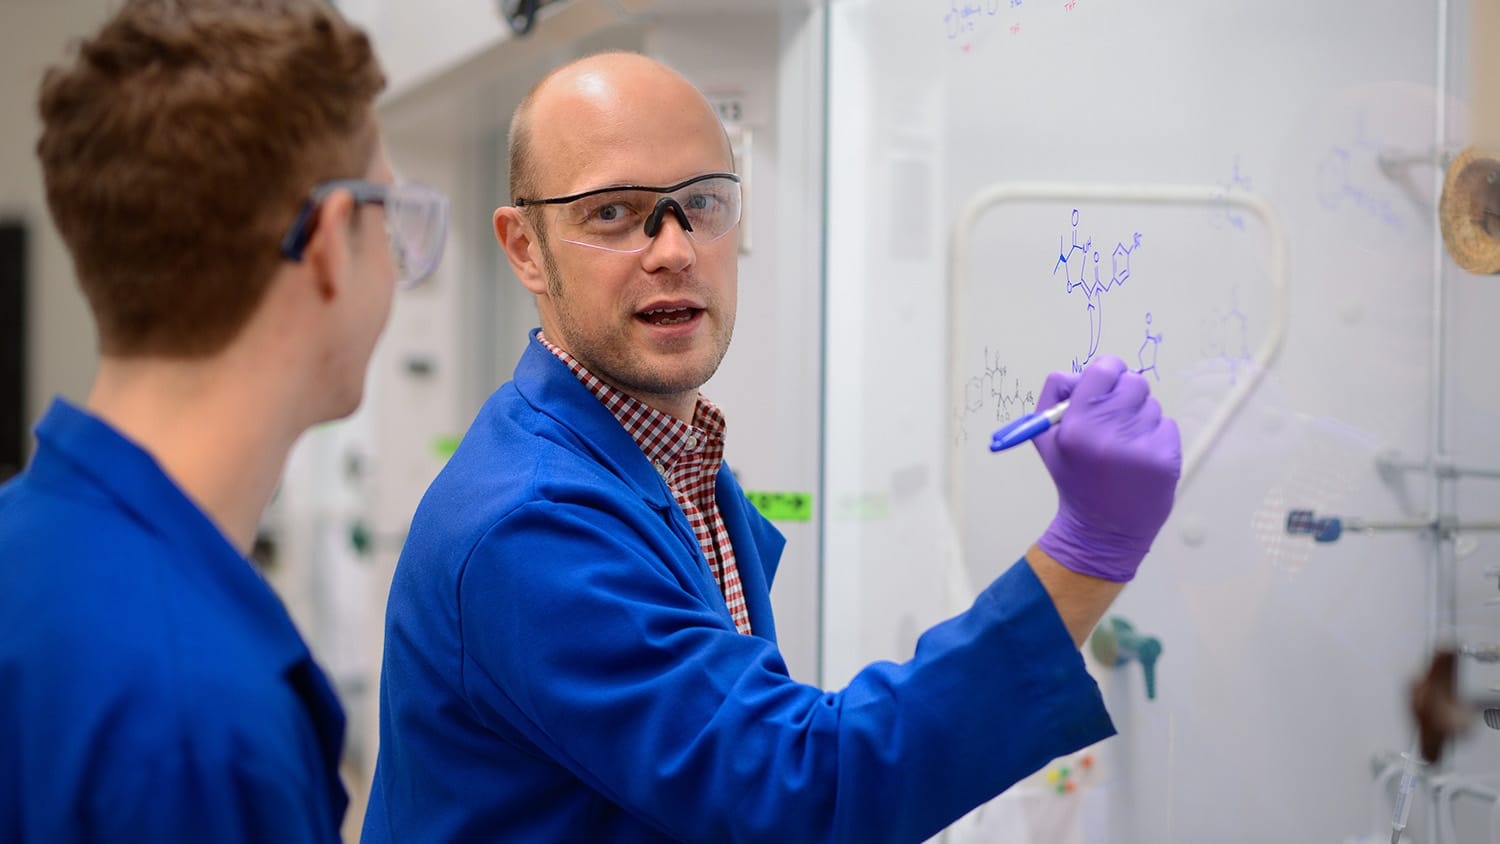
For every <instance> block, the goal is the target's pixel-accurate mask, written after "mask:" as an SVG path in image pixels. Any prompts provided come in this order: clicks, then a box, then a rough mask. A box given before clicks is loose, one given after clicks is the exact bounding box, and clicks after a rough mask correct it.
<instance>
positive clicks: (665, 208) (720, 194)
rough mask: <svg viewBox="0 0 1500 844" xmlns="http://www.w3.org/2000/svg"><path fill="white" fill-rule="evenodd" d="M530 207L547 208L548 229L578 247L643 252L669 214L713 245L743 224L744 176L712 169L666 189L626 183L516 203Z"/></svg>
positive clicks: (696, 237) (698, 240)
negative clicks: (741, 180)
mask: <svg viewBox="0 0 1500 844" xmlns="http://www.w3.org/2000/svg"><path fill="white" fill-rule="evenodd" d="M528 206H546V207H547V210H549V211H550V212H551V213H550V215H549V217H548V224H549V225H548V231H549V232H554V233H556V235H557V237H558V239H559V240H564V241H567V242H568V243H576V244H578V245H579V246H591V247H593V248H595V249H607V250H609V251H610V252H640V251H641V250H643V249H645V248H646V247H647V246H649V245H651V240H652V239H653V238H655V237H656V235H657V233H658V232H660V231H661V226H662V221H663V220H664V218H665V217H666V215H667V213H668V212H670V213H671V214H672V216H673V217H676V218H677V223H678V224H679V225H681V226H682V230H683V231H685V232H687V234H688V237H691V238H692V239H693V241H694V242H696V243H712V242H714V241H715V240H718V239H719V238H721V237H723V236H724V235H726V234H728V233H729V231H730V230H731V229H733V228H734V227H735V226H737V225H739V222H740V177H739V176H736V175H734V174H733V173H708V174H706V175H703V176H694V177H693V178H691V179H688V180H687V181H685V182H678V183H677V184H675V185H671V186H669V187H664V188H653V187H646V186H643V185H622V186H620V187H612V188H597V189H595V190H588V191H584V192H583V193H575V194H573V195H571V196H557V197H553V198H551V199H517V200H516V207H518V208H525V207H528Z"/></svg>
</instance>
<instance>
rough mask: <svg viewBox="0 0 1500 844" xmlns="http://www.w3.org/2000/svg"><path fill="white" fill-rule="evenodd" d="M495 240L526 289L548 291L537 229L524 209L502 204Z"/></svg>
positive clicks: (537, 293)
mask: <svg viewBox="0 0 1500 844" xmlns="http://www.w3.org/2000/svg"><path fill="white" fill-rule="evenodd" d="M494 224H495V240H496V241H497V242H498V243H499V244H500V248H501V249H504V250H505V257H506V258H508V259H509V260H510V268H511V269H512V270H513V271H514V272H515V274H516V278H518V279H520V280H521V285H522V286H523V287H525V288H526V289H527V290H529V291H531V292H532V293H535V294H536V295H538V296H541V295H543V294H545V293H546V292H547V275H546V273H545V272H544V271H543V268H542V247H541V244H540V243H539V242H537V239H536V229H535V228H533V227H532V225H531V221H530V220H527V219H526V215H525V214H523V213H522V212H521V209H519V208H515V207H513V206H509V205H506V206H503V207H500V208H496V209H495V218H494Z"/></svg>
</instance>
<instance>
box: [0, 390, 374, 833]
mask: <svg viewBox="0 0 1500 844" xmlns="http://www.w3.org/2000/svg"><path fill="white" fill-rule="evenodd" d="M36 434H37V440H38V445H37V452H36V456H35V459H34V460H33V461H32V463H31V465H30V466H29V467H28V468H27V469H26V471H25V472H23V473H22V474H21V475H20V476H18V477H17V478H15V479H13V480H12V481H11V482H10V483H8V484H6V485H5V486H4V487H0V841H5V842H10V843H12V844H21V843H22V842H35V844H70V842H116V841H118V842H141V841H152V842H179V841H182V842H186V841H212V842H215V844H226V842H227V844H234V842H247V844H248V842H267V841H274V842H276V844H293V842H297V844H301V842H337V841H339V825H340V823H341V820H342V817H343V814H344V810H345V807H346V805H347V802H348V801H347V799H346V796H345V793H344V790H343V786H342V785H341V784H340V782H339V778H338V758H339V753H340V749H341V743H342V741H343V730H344V716H343V712H342V710H341V709H340V708H339V705H338V702H337V700H335V698H334V695H333V692H332V690H331V689H330V688H329V686H328V683H327V682H326V680H325V679H324V676H323V673H322V672H321V671H320V670H319V669H318V667H317V665H315V664H314V663H313V660H312V657H311V656H310V655H309V653H308V650H307V647H306V646H305V645H304V644H303V642H302V638H301V637H300V636H298V634H297V631H296V629H295V628H294V627H293V626H292V621H291V619H290V618H289V617H288V616H287V613H286V610H285V609H284V608H283V607H282V605H281V602H280V601H279V600H277V598H276V596H275V595H274V594H273V593H272V592H271V590H270V588H269V587H268V586H267V585H266V583H265V582H264V581H263V580H261V578H260V576H259V575H258V574H257V573H256V572H255V571H254V569H252V568H251V566H250V563H249V561H247V560H246V559H245V558H244V557H243V556H242V555H240V553H239V552H238V551H236V550H235V549H234V547H233V546H231V545H230V544H229V541H228V540H227V539H226V538H225V537H224V535H223V534H222V533H221V532H220V531H219V530H218V529H217V528H216V527H215V526H214V524H213V523H212V522H211V521H210V520H209V518H208V517H207V516H206V515H205V514H204V513H203V512H202V511H201V510H200V509H198V507H197V506H195V505H194V504H193V502H192V501H191V500H189V499H188V497H187V496H186V495H184V494H183V492H182V491H181V490H180V489H179V488H178V487H177V486H176V485H175V484H173V482H172V481H171V480H170V479H169V478H168V477H167V476H166V475H165V474H164V473H163V472H162V470H161V469H160V467H159V466H158V465H157V464H156V462H155V461H154V460H153V459H152V458H151V456H150V455H149V454H147V453H146V452H145V451H143V450H141V449H140V448H138V447H137V446H136V445H134V444H133V443H131V442H130V441H128V440H126V439H125V438H124V437H122V436H121V435H120V434H118V433H117V432H116V431H115V430H114V429H113V428H111V427H110V426H108V425H107V424H105V423H104V422H102V421H101V420H99V419H97V418H95V417H93V416H91V415H89V414H87V413H85V412H83V411H81V410H79V409H77V408H75V407H72V406H71V405H69V404H67V403H66V402H63V401H61V400H59V401H56V402H54V404H53V405H52V407H51V408H50V409H49V410H48V412H47V415H46V416H45V418H43V419H42V421H41V424H40V425H38V426H37V430H36Z"/></svg>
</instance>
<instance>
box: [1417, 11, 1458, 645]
mask: <svg viewBox="0 0 1500 844" xmlns="http://www.w3.org/2000/svg"><path fill="white" fill-rule="evenodd" d="M1449 4H1450V0H1438V20H1437V80H1436V81H1437V91H1438V92H1439V93H1438V96H1436V97H1435V98H1434V99H1435V100H1436V101H1437V102H1436V106H1435V108H1434V115H1433V126H1432V135H1433V146H1434V147H1436V148H1437V149H1444V148H1445V145H1446V143H1447V135H1448V108H1447V97H1448V95H1447V91H1448V29H1449V12H1450V9H1449ZM1445 175H1446V174H1445V173H1444V171H1443V170H1442V169H1438V170H1435V171H1434V173H1433V179H1432V182H1433V190H1434V193H1433V196H1438V197H1440V196H1442V195H1443V182H1444V176H1445ZM1432 213H1433V214H1434V215H1436V214H1437V209H1436V208H1434V209H1433V212H1432ZM1440 225H1441V224H1440V222H1438V221H1434V225H1433V231H1434V232H1438V231H1440V230H1441V229H1440ZM1444 249H1445V246H1444V243H1443V238H1442V237H1441V236H1436V235H1435V236H1434V237H1433V238H1432V338H1431V343H1432V345H1431V349H1430V351H1429V355H1430V358H1429V360H1428V362H1427V363H1428V370H1427V380H1428V397H1427V401H1428V409H1427V464H1428V466H1429V467H1433V471H1432V473H1431V474H1430V475H1429V476H1428V479H1427V512H1428V513H1429V514H1432V515H1433V516H1434V517H1438V516H1440V515H1441V513H1442V509H1441V508H1442V489H1441V487H1442V486H1443V481H1442V479H1441V478H1440V477H1439V476H1438V474H1437V472H1436V471H1435V468H1436V467H1437V466H1438V465H1439V463H1440V462H1441V461H1442V460H1443V459H1444V457H1445V452H1444V448H1445V441H1444V437H1443V426H1444V423H1445V421H1446V420H1445V417H1444V414H1443V405H1444V402H1445V401H1446V399H1447V393H1446V390H1445V388H1444V385H1443V379H1444V377H1445V376H1446V374H1447V366H1446V362H1447V361H1446V358H1445V349H1444V345H1443V328H1444V326H1445V325H1446V324H1447V319H1446V313H1447V312H1446V299H1447V297H1446V290H1447V289H1446V286H1445V285H1444V283H1443V281H1444V280H1443V268H1444V264H1443V259H1444ZM1430 547H1431V549H1432V555H1431V560H1432V564H1431V566H1430V567H1429V568H1428V570H1427V578H1426V580H1427V596H1426V597H1427V613H1426V619H1425V623H1424V626H1425V631H1424V632H1425V634H1426V635H1425V637H1424V638H1425V640H1426V645H1427V650H1431V649H1432V647H1433V646H1434V645H1435V644H1436V642H1437V637H1438V630H1439V627H1440V626H1441V625H1442V622H1443V614H1442V606H1443V604H1444V591H1445V590H1446V591H1448V592H1452V591H1454V589H1453V582H1452V581H1451V580H1450V579H1449V578H1447V577H1446V576H1445V570H1446V568H1447V567H1446V565H1445V562H1446V555H1445V553H1444V548H1445V547H1446V543H1444V542H1443V541H1442V538H1441V537H1440V536H1439V535H1437V533H1436V532H1434V534H1433V537H1432V543H1431V546H1430ZM1455 565H1456V563H1455Z"/></svg>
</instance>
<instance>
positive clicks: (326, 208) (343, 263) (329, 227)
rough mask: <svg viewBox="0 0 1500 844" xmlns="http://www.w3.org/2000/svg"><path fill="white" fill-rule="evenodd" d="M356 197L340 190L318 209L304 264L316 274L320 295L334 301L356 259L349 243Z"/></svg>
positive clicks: (304, 252) (304, 251) (325, 200)
mask: <svg viewBox="0 0 1500 844" xmlns="http://www.w3.org/2000/svg"><path fill="white" fill-rule="evenodd" d="M354 210H355V205H354V197H353V196H352V195H351V194H350V193H349V191H347V190H336V191H334V192H333V193H331V194H329V195H328V196H327V197H326V198H325V199H324V200H323V201H322V203H320V204H319V205H318V210H317V212H316V214H317V220H316V223H315V224H314V226H313V231H312V236H311V237H309V238H308V241H307V248H306V249H304V250H303V251H302V263H303V264H304V265H306V266H307V268H308V269H310V270H311V271H312V278H313V282H314V284H315V285H316V289H317V292H318V295H319V296H321V297H322V298H323V299H325V300H331V299H333V298H334V297H335V296H336V295H338V293H339V292H340V291H341V289H342V286H343V284H344V278H345V275H346V272H347V270H348V268H349V262H350V260H351V257H352V251H351V250H352V248H353V244H351V243H350V242H349V238H350V225H349V224H350V222H351V219H350V218H351V217H353V216H354Z"/></svg>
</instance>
